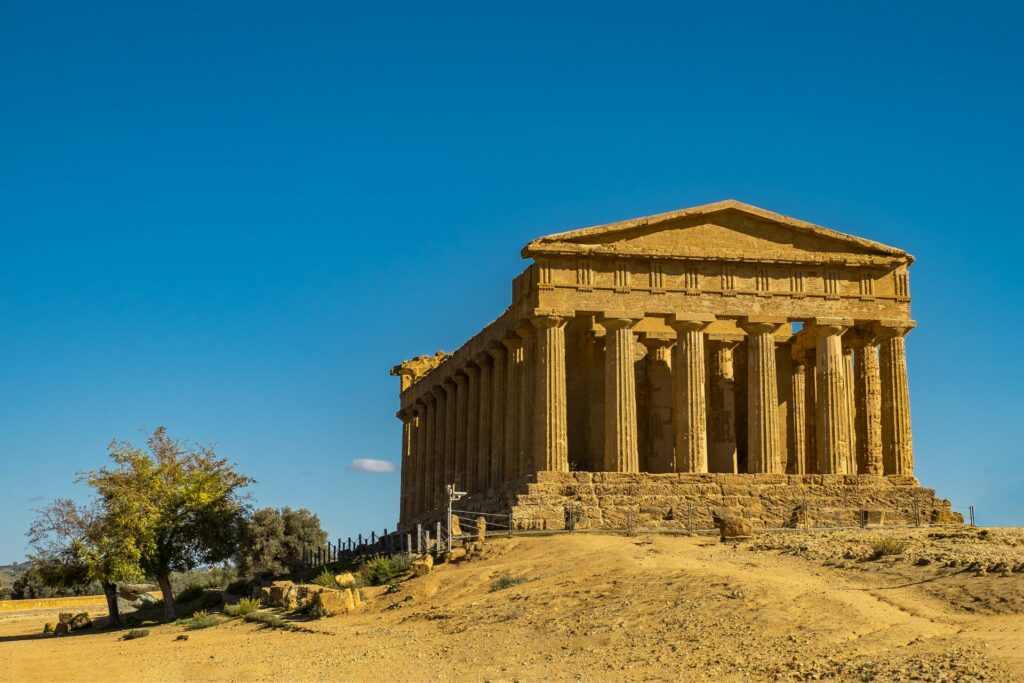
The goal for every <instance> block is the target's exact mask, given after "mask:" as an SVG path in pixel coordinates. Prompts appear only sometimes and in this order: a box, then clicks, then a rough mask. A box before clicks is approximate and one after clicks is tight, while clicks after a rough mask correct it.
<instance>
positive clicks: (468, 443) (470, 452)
mask: <svg viewBox="0 0 1024 683" xmlns="http://www.w3.org/2000/svg"><path fill="white" fill-rule="evenodd" d="M462 372H463V373H465V375H466V404H465V408H464V410H463V413H464V415H465V421H464V422H463V428H462V431H463V434H464V437H463V438H464V440H465V443H464V444H463V446H462V462H463V468H464V469H463V476H462V486H464V487H465V488H464V489H463V490H464V491H467V492H470V493H475V492H476V490H477V489H476V465H477V457H476V447H477V440H476V430H477V427H478V426H479V424H480V422H479V420H480V418H479V416H478V414H477V411H478V409H479V404H480V402H479V400H478V398H477V382H478V381H479V379H480V368H478V367H477V366H476V365H473V364H472V363H468V364H467V365H466V367H464V368H462Z"/></svg>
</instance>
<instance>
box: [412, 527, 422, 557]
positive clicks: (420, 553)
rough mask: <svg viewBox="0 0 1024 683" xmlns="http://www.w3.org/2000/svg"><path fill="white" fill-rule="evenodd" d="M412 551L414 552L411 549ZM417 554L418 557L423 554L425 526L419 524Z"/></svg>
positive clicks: (417, 529)
mask: <svg viewBox="0 0 1024 683" xmlns="http://www.w3.org/2000/svg"><path fill="white" fill-rule="evenodd" d="M410 550H412V548H410ZM416 554H417V555H422V554H423V525H422V524H417V525H416Z"/></svg>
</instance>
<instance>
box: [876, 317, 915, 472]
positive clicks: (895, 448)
mask: <svg viewBox="0 0 1024 683" xmlns="http://www.w3.org/2000/svg"><path fill="white" fill-rule="evenodd" d="M913 327H914V322H913V321H912V320H884V321H880V322H878V323H876V324H875V332H876V334H877V335H878V338H879V345H878V365H879V371H880V372H879V374H880V377H881V385H882V461H883V466H884V469H885V474H901V475H907V476H911V475H913V474H914V442H913V437H912V436H911V431H910V390H909V388H908V385H907V347H906V342H905V336H906V334H907V332H909V331H910V330H911V329H913Z"/></svg>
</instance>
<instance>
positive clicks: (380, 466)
mask: <svg viewBox="0 0 1024 683" xmlns="http://www.w3.org/2000/svg"><path fill="white" fill-rule="evenodd" d="M348 471H349V472H372V473H373V474H381V473H384V472H397V471H398V465H396V464H395V463H393V462H391V461H389V460H374V459H373V458H356V459H355V460H353V461H352V464H351V465H349V466H348Z"/></svg>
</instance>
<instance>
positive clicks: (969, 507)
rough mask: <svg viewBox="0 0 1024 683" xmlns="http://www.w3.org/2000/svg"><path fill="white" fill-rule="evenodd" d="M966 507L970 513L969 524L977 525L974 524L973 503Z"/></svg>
mask: <svg viewBox="0 0 1024 683" xmlns="http://www.w3.org/2000/svg"><path fill="white" fill-rule="evenodd" d="M967 509H968V511H969V512H970V514H971V526H977V525H976V524H975V523H974V506H973V505H971V506H968V508H967Z"/></svg>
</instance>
